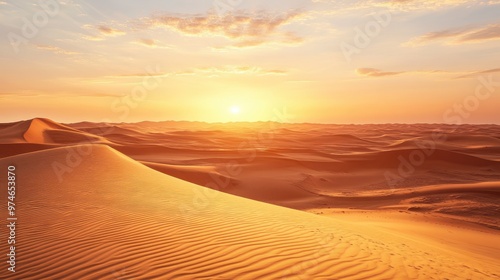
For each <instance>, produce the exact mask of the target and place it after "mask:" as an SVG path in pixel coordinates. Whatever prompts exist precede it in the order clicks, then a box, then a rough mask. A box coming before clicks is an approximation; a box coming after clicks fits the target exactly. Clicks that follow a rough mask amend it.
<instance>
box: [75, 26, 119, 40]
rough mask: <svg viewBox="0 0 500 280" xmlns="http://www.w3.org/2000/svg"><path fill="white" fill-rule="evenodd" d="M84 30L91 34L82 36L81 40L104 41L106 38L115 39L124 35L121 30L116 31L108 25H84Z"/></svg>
mask: <svg viewBox="0 0 500 280" xmlns="http://www.w3.org/2000/svg"><path fill="white" fill-rule="evenodd" d="M83 28H84V29H87V30H90V31H91V32H92V33H93V34H91V35H84V36H83V38H84V39H86V40H90V41H102V40H104V39H106V37H117V36H121V35H125V34H126V32H125V31H124V30H122V29H117V28H114V27H111V26H109V25H97V26H92V25H85V26H84V27H83Z"/></svg>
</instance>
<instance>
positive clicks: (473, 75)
mask: <svg viewBox="0 0 500 280" xmlns="http://www.w3.org/2000/svg"><path fill="white" fill-rule="evenodd" d="M498 72H500V68H494V69H488V70H483V71H475V72H470V73H468V74H465V75H461V76H458V77H456V79H464V78H473V77H476V76H479V75H483V74H491V73H498Z"/></svg>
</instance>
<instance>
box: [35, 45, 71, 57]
mask: <svg viewBox="0 0 500 280" xmlns="http://www.w3.org/2000/svg"><path fill="white" fill-rule="evenodd" d="M35 47H36V48H37V49H39V50H44V51H49V52H52V53H55V54H62V55H75V54H79V53H78V52H73V51H67V50H64V49H61V48H59V47H56V46H49V45H35Z"/></svg>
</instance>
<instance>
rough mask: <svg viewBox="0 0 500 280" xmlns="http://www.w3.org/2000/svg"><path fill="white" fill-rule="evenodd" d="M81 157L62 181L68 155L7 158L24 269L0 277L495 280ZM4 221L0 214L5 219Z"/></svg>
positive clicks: (423, 250)
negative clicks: (13, 177) (57, 168)
mask: <svg viewBox="0 0 500 280" xmlns="http://www.w3.org/2000/svg"><path fill="white" fill-rule="evenodd" d="M74 150H77V151H87V153H85V154H82V155H81V160H80V161H79V163H78V164H73V165H72V166H71V168H70V169H71V172H67V173H65V174H64V175H63V176H62V178H61V179H62V180H59V179H58V177H57V176H56V175H55V173H54V171H53V170H52V169H51V168H48V167H50V166H53V164H54V163H56V162H57V163H60V164H64V163H65V162H66V160H67V155H68V149H67V148H55V149H51V150H46V151H39V152H32V153H26V154H22V155H18V156H13V157H7V158H4V159H1V160H0V170H6V169H7V166H8V165H14V166H16V167H17V168H16V173H17V182H18V194H17V198H16V199H18V201H20V202H22V203H20V205H19V209H18V214H17V215H18V219H19V227H18V243H17V244H18V245H17V257H18V262H17V269H18V271H17V272H16V274H10V272H8V271H7V269H6V263H5V262H2V263H1V265H0V278H1V279H426V280H427V279H445V278H448V279H498V277H499V276H500V273H499V269H498V264H497V263H496V262H495V261H494V259H488V258H483V259H481V260H480V261H479V260H476V259H475V258H473V257H470V256H468V255H464V254H458V253H456V252H454V251H453V250H451V249H450V248H448V249H446V250H444V249H442V248H440V247H439V246H436V245H433V244H426V243H424V242H419V241H418V239H414V240H411V239H407V238H402V237H399V236H397V235H390V234H387V233H385V232H379V231H378V230H377V229H374V228H372V227H369V226H361V225H352V224H350V223H346V222H342V221H340V220H336V219H332V218H324V217H319V216H315V215H312V214H309V213H304V212H300V211H296V210H291V209H286V208H282V207H278V206H274V205H269V204H265V203H262V202H257V201H252V200H248V199H244V198H239V197H235V196H232V195H228V194H225V193H221V192H217V191H214V190H211V189H208V188H203V187H200V186H197V185H194V184H191V183H188V182H185V181H182V180H180V179H177V178H174V177H170V176H167V175H164V174H162V173H159V172H156V171H154V170H151V169H149V168H147V167H145V166H144V165H142V164H140V163H137V162H135V161H133V160H131V159H130V158H128V157H126V156H125V155H123V154H121V153H119V152H117V151H115V150H113V149H112V148H109V147H107V146H105V145H86V146H81V147H74ZM0 184H2V185H6V182H5V178H3V177H2V178H1V179H0ZM0 203H1V204H2V205H5V204H6V198H5V196H2V198H1V201H0ZM5 215H6V211H1V212H0V219H4V220H5V218H6V216H5ZM0 239H2V240H6V239H7V236H6V231H1V236H0ZM3 252H4V251H3ZM4 253H5V252H4Z"/></svg>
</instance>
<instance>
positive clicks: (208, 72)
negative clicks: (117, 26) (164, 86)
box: [100, 65, 288, 80]
mask: <svg viewBox="0 0 500 280" xmlns="http://www.w3.org/2000/svg"><path fill="white" fill-rule="evenodd" d="M287 73H288V71H287V70H283V69H264V68H262V67H257V66H244V65H225V66H217V67H197V68H190V69H186V70H181V71H175V72H168V73H167V72H162V73H146V72H144V73H132V74H119V75H110V76H104V77H101V78H100V80H102V78H104V79H126V78H142V77H147V76H151V77H168V76H181V75H201V76H208V77H218V76H222V75H259V76H261V75H285V74H287Z"/></svg>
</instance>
